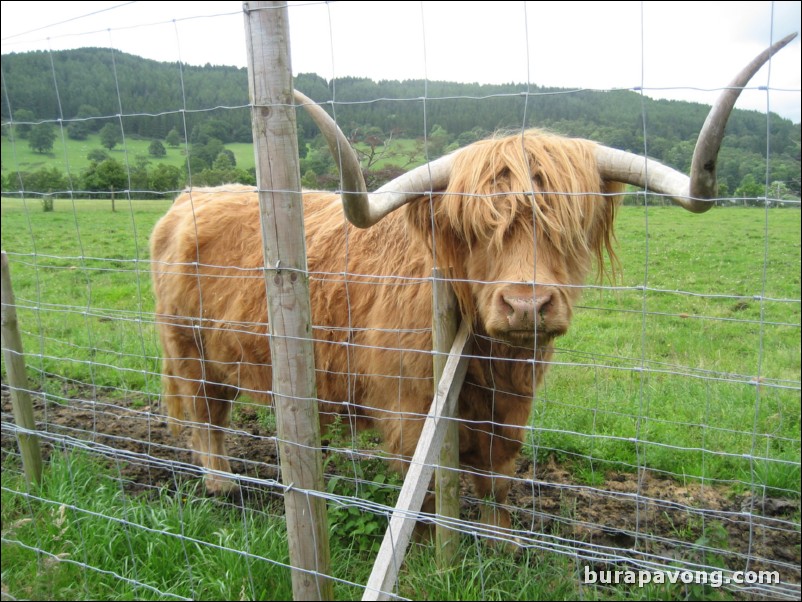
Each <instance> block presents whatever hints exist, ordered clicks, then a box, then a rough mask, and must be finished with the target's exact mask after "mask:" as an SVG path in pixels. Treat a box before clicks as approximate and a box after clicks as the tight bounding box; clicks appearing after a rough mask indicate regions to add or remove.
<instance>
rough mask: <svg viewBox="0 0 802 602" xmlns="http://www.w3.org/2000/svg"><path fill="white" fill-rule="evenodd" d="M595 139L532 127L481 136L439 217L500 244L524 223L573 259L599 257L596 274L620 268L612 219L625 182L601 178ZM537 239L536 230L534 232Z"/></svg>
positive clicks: (476, 238) (460, 162) (471, 239)
mask: <svg viewBox="0 0 802 602" xmlns="http://www.w3.org/2000/svg"><path fill="white" fill-rule="evenodd" d="M595 148H596V145H595V143H593V142H590V141H588V140H580V139H570V138H563V137H561V136H556V135H553V134H548V133H545V132H542V131H539V130H529V131H527V132H525V133H524V134H523V135H520V134H517V135H512V136H506V137H503V138H496V139H490V140H484V141H482V142H477V143H475V144H473V145H472V146H471V147H469V148H467V149H465V150H464V151H462V152H461V153H460V154H459V155H458V156H457V157H456V160H455V164H454V168H453V170H452V176H451V181H450V182H449V186H448V189H447V190H446V193H445V195H444V196H443V198H442V200H441V201H440V202H439V203H437V204H436V208H435V223H438V222H440V223H444V222H445V223H449V224H450V225H451V227H452V228H453V229H454V230H455V233H456V234H457V236H458V237H459V238H461V239H462V240H463V241H465V242H466V243H467V244H468V245H469V247H473V246H474V245H479V247H480V248H488V247H489V246H490V247H492V248H494V250H496V251H497V252H502V250H503V241H504V237H505V235H506V234H507V232H508V231H510V230H511V229H512V228H523V229H525V231H526V232H527V233H528V234H529V235H531V236H532V237H542V239H547V240H548V241H549V243H550V244H551V246H552V247H553V248H554V250H555V251H557V253H558V254H559V255H560V256H561V257H562V258H563V259H564V260H565V261H566V262H567V263H568V264H570V265H573V266H576V267H579V266H582V265H585V264H586V262H587V259H588V258H589V256H590V257H593V258H594V259H595V260H596V265H597V270H598V276H599V277H601V276H603V274H604V272H605V261H604V256H605V254H606V255H607V256H609V258H610V267H611V276H613V277H614V276H615V274H616V273H617V272H618V259H617V257H616V255H615V251H614V243H615V234H614V232H613V222H614V220H615V213H616V208H617V206H618V204H619V202H620V199H619V198H618V197H614V198H610V197H609V196H603V195H616V194H618V193H620V192H622V191H623V185H619V184H617V183H615V184H612V185H611V184H609V183H608V184H607V185H605V183H604V182H603V181H602V180H601V179H600V177H599V171H598V168H597V166H596V158H595ZM534 239H535V240H537V239H538V238H534Z"/></svg>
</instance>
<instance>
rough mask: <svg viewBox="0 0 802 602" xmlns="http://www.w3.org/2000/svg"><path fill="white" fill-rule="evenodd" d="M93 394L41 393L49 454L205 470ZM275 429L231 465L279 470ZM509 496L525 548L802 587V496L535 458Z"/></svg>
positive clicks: (135, 401)
mask: <svg viewBox="0 0 802 602" xmlns="http://www.w3.org/2000/svg"><path fill="white" fill-rule="evenodd" d="M76 393H77V394H76ZM87 393H89V391H82V390H79V391H77V392H76V391H75V390H72V391H71V394H72V395H75V398H74V399H70V401H69V403H65V404H57V403H47V404H45V403H44V401H43V400H42V398H41V397H39V396H36V397H35V398H34V404H35V415H36V419H37V422H38V424H39V428H40V429H41V430H43V431H45V432H46V433H48V434H49V435H50V436H47V435H46V436H44V437H43V441H44V445H43V448H44V453H45V455H46V456H47V455H48V454H49V453H50V452H51V451H52V449H53V448H54V446H59V445H62V444H63V443H62V442H63V441H71V442H73V443H74V442H76V441H79V442H80V441H91V445H92V447H93V449H102V450H103V454H104V455H105V456H106V457H109V458H111V459H113V460H117V462H116V466H117V467H118V470H119V473H120V476H121V478H122V479H123V480H124V482H125V484H126V488H127V489H128V490H129V491H130V492H131V493H132V494H142V495H147V494H148V492H150V491H153V490H154V489H155V488H161V487H168V488H173V487H175V485H176V483H177V482H178V480H184V479H187V478H196V477H197V476H198V472H197V470H196V469H195V468H194V467H193V464H192V458H191V453H190V452H189V451H187V447H186V441H185V440H184V441H179V440H177V439H176V438H174V437H173V436H172V434H171V432H170V430H169V429H168V428H167V425H166V422H165V421H164V419H163V417H162V416H161V415H160V414H159V412H158V411H157V408H150V407H149V406H148V403H149V401H150V398H148V397H146V396H144V395H141V396H137V395H136V394H135V393H129V394H127V395H126V396H125V397H122V398H120V397H119V395H116V396H114V397H111V396H108V395H104V394H103V392H102V391H98V390H92V391H91V395H89V394H87ZM112 399H113V401H112ZM2 411H3V422H4V423H10V422H13V418H12V411H11V402H10V395H9V392H8V389H7V387H6V385H5V384H4V385H3V389H2ZM272 435H273V433H272V432H270V428H269V426H266V425H265V424H263V421H262V420H261V419H260V415H259V412H258V411H257V410H256V409H254V408H250V407H246V408H244V409H240V410H238V412H237V421H236V424H235V425H233V427H232V433H230V435H229V436H228V438H227V441H228V449H229V453H230V455H231V456H232V457H234V458H238V461H236V462H233V463H232V464H233V469H234V471H235V472H236V473H237V474H239V475H242V476H243V477H245V478H246V479H247V477H249V476H250V477H258V478H260V479H277V478H278V474H279V471H278V461H277V457H276V450H275V445H274V441H273V439H272ZM15 447H16V442H15V439H14V437H13V435H12V433H11V431H10V429H6V428H4V429H3V434H2V448H3V453H4V454H5V453H6V452H8V451H9V450H11V449H13V448H15ZM263 489H264V488H263ZM268 489H269V488H268ZM279 491H280V490H279V489H278V488H272V489H271V490H270V491H269V492H266V493H268V494H269V495H267V496H261V499H262V500H268V503H275V508H276V509H275V511H276V512H280V511H281V510H280V508H281V504H280V498H279V497H278V492H279ZM248 503H252V501H251V500H249V501H248ZM260 503H261V502H260ZM509 503H510V504H511V506H512V508H511V510H512V511H513V516H514V521H515V524H516V527H518V528H519V529H520V530H521V532H522V533H526V532H529V533H531V534H532V540H531V541H527V540H526V539H525V538H524V539H522V540H520V541H521V543H523V544H524V545H526V544H529V545H532V546H534V547H538V548H545V549H554V550H563V551H564V550H565V549H566V545H571V544H572V542H582V548H581V550H582V555H581V556H582V559H583V561H585V562H587V561H590V562H594V561H595V562H597V563H600V564H598V566H599V567H600V568H605V567H603V566H602V564H601V563H603V562H609V561H610V560H618V561H620V562H628V561H629V562H632V563H634V564H637V565H638V566H641V567H643V566H649V565H651V564H654V565H655V566H662V567H666V566H668V565H671V564H672V563H674V564H676V565H678V566H683V567H694V566H698V567H699V568H701V567H711V566H713V567H722V568H727V569H730V570H734V571H747V570H749V571H757V570H767V571H777V572H779V574H780V577H781V581H782V583H783V584H784V585H783V587H782V593H783V595H787V592H791V595H792V596H793V595H797V596H798V593H799V583H800V529H799V500H798V499H782V498H770V497H758V496H755V495H752V494H750V493H736V492H735V491H734V490H733V489H732V488H729V487H721V486H713V485H708V484H701V483H698V482H691V483H681V482H679V481H677V480H674V479H667V478H663V477H660V476H658V475H655V474H654V473H651V472H649V471H641V472H640V473H637V474H633V473H612V472H611V473H608V474H607V475H606V479H605V481H604V482H603V483H600V484H598V485H596V486H593V487H589V486H587V485H583V484H581V483H579V482H578V481H577V480H576V478H575V477H574V475H572V473H571V472H569V471H568V470H567V469H566V468H565V467H564V466H562V465H560V464H559V463H557V462H555V461H553V460H552V459H550V460H549V461H547V462H540V463H538V464H537V465H535V464H534V463H533V462H532V461H531V460H522V461H521V462H520V464H519V469H518V473H517V479H516V481H515V483H514V485H513V488H512V491H511V494H510V499H509ZM478 506H479V502H478V500H475V499H471V498H470V496H469V495H466V496H465V498H464V501H463V510H464V513H465V516H466V517H472V516H476V515H477V514H478ZM574 545H576V544H575V543H574ZM794 592H795V594H794Z"/></svg>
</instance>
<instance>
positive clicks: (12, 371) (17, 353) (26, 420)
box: [0, 251, 42, 485]
mask: <svg viewBox="0 0 802 602" xmlns="http://www.w3.org/2000/svg"><path fill="white" fill-rule="evenodd" d="M0 267H2V269H0V273H1V274H2V278H1V279H2V301H3V308H2V310H3V311H2V337H3V359H5V361H6V373H7V374H8V386H9V389H11V404H12V406H13V408H14V422H15V423H16V425H17V428H22V429H25V430H28V431H35V430H36V420H34V417H33V403H32V402H31V396H30V394H29V393H28V375H27V374H26V373H25V356H24V355H23V351H22V338H21V337H20V334H19V328H18V326H17V309H16V303H15V302H14V291H13V289H12V288H11V274H10V272H9V269H8V257H7V256H6V252H5V251H3V252H2V257H1V258H0ZM17 442H18V443H19V448H20V453H21V454H22V469H23V470H24V471H25V479H26V480H27V481H28V485H31V484H32V483H38V482H39V481H40V480H41V478H42V452H41V450H40V449H39V437H37V436H36V435H32V434H29V433H20V432H17Z"/></svg>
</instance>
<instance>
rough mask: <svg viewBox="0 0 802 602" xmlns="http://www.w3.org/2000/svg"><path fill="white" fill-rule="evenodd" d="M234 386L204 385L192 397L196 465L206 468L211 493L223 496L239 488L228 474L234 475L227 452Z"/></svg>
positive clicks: (207, 482)
mask: <svg viewBox="0 0 802 602" xmlns="http://www.w3.org/2000/svg"><path fill="white" fill-rule="evenodd" d="M235 396H236V391H235V390H233V389H232V388H231V387H227V386H224V385H218V384H214V383H209V382H205V381H204V382H201V383H199V385H198V390H197V393H196V394H195V395H194V396H193V397H192V401H191V403H192V406H193V409H192V415H193V416H194V420H193V424H192V426H191V430H192V451H193V455H194V457H195V462H196V463H197V464H199V465H200V466H201V467H203V468H204V469H205V471H207V472H206V474H205V476H204V484H205V485H206V491H208V492H209V493H211V494H217V495H223V494H227V493H229V492H231V491H233V490H235V489H237V485H236V483H235V482H234V481H233V480H232V479H231V478H230V477H227V476H225V474H220V473H229V474H230V473H231V464H230V463H229V461H228V453H227V452H226V442H225V430H226V429H227V428H228V426H229V424H230V421H231V400H232V399H234V397H235Z"/></svg>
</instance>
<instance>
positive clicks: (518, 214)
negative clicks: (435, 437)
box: [151, 132, 620, 527]
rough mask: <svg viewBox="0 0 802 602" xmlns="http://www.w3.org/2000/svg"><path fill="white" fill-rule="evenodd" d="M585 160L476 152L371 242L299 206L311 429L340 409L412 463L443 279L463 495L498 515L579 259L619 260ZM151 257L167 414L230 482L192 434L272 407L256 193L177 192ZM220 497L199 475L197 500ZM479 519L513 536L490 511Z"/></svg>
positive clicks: (501, 150)
mask: <svg viewBox="0 0 802 602" xmlns="http://www.w3.org/2000/svg"><path fill="white" fill-rule="evenodd" d="M593 157H594V154H593V143H590V142H587V141H580V140H566V139H564V138H559V137H556V136H551V135H546V134H543V133H540V132H527V133H526V135H524V136H521V135H520V134H519V135H517V136H510V137H506V138H501V139H495V140H487V141H483V142H479V143H476V144H474V145H471V146H470V147H468V148H467V149H465V150H463V151H462V152H461V153H460V155H459V158H458V160H457V164H456V165H455V168H454V170H453V172H452V177H451V181H450V184H449V186H448V189H447V190H446V191H445V193H444V194H443V195H442V196H437V197H435V198H433V199H429V198H420V199H418V200H415V201H413V202H412V203H410V204H409V205H407V206H406V207H405V208H404V209H402V210H399V211H396V212H395V213H393V214H391V215H389V216H388V217H386V218H385V219H384V220H382V221H380V222H379V223H378V224H376V225H375V226H373V227H372V228H370V229H368V230H359V229H356V228H354V227H352V226H351V225H350V224H348V223H347V222H345V220H344V217H343V212H342V207H341V203H340V199H339V197H338V196H336V195H334V194H330V193H324V192H314V193H306V194H305V195H304V211H305V224H306V237H307V254H308V265H309V272H310V282H311V302H312V308H313V316H312V318H313V324H314V333H313V336H314V339H315V362H316V370H317V376H318V378H317V388H318V397H319V398H320V399H321V400H322V401H321V416H322V421H323V422H324V423H327V422H330V421H331V419H332V417H333V416H335V415H337V414H348V415H349V417H351V418H356V419H357V420H358V421H359V422H360V423H361V424H364V423H371V424H372V425H373V426H375V427H376V428H378V429H379V430H380V431H381V432H382V434H383V437H384V443H385V446H386V448H387V451H389V452H391V453H392V454H395V455H396V456H397V457H398V458H399V459H400V460H402V459H403V458H409V457H411V456H412V454H413V452H414V449H415V445H416V443H417V440H418V436H419V434H420V431H421V428H422V417H423V416H425V415H426V413H427V412H428V410H429V405H430V404H431V400H432V390H433V387H432V360H431V354H430V349H431V331H430V329H431V315H432V314H431V282H430V275H431V270H432V267H433V265H435V263H436V264H437V265H438V266H439V267H444V268H445V267H449V268H451V270H452V273H453V275H454V282H453V286H454V288H455V290H456V293H457V296H458V299H459V304H460V308H461V311H462V315H463V319H467V320H469V321H470V324H471V327H472V331H473V336H474V338H475V342H474V343H475V344H474V353H475V355H476V357H474V358H473V359H472V360H470V364H469V369H468V375H467V377H466V382H465V385H464V387H463V390H462V393H461V395H460V400H459V417H460V419H461V420H462V421H463V422H461V426H460V459H461V463H462V465H463V466H464V467H466V468H468V469H469V470H471V471H475V475H476V476H474V487H475V494H476V495H477V496H479V497H486V496H491V497H492V498H493V499H494V500H495V501H496V502H498V503H503V502H504V501H505V499H506V496H507V492H508V490H509V486H510V483H509V480H508V479H503V478H500V479H495V478H493V477H491V476H489V475H493V474H496V475H512V474H513V471H514V463H515V459H516V456H517V454H518V451H519V449H520V447H521V442H522V437H523V427H524V426H525V425H526V423H527V421H528V418H529V412H530V408H531V400H532V395H533V393H534V387H535V385H536V384H537V383H539V382H540V381H541V379H542V377H543V374H544V371H545V370H546V368H547V366H548V362H549V360H550V358H551V356H552V350H553V347H552V341H553V339H554V337H556V336H559V335H561V334H563V333H565V332H566V330H567V329H568V326H569V324H570V321H571V315H572V308H573V305H574V303H575V301H576V299H577V297H578V296H579V291H580V289H579V288H578V287H579V285H581V284H582V283H583V282H584V280H585V278H586V276H587V275H588V272H589V270H590V268H591V265H592V262H593V260H594V259H596V260H597V261H598V264H599V265H602V263H603V256H604V254H605V252H606V253H607V254H609V255H610V257H611V258H612V259H613V262H614V261H615V258H614V255H613V252H612V243H613V233H612V226H613V220H614V216H615V208H616V202H617V201H616V199H614V198H605V197H603V196H602V195H607V194H610V193H616V192H619V191H620V187H619V186H618V185H615V184H613V185H608V184H607V183H604V182H602V181H600V178H599V175H598V172H597V170H596V166H595V160H594V158H593ZM151 257H152V259H153V262H154V263H153V281H154V289H155V292H156V298H157V307H156V312H157V316H158V320H159V332H160V336H161V342H162V346H163V350H164V369H163V373H164V395H165V399H166V403H167V407H168V410H169V414H170V416H171V417H173V418H175V419H182V418H183V417H184V415H185V414H186V415H187V416H188V417H189V419H190V420H191V421H192V422H193V423H196V425H195V426H193V427H192V428H193V448H194V450H195V453H196V454H197V456H198V459H199V461H200V463H201V464H202V466H204V467H205V468H210V469H215V470H220V471H229V470H230V467H229V464H228V461H227V460H226V459H225V455H226V453H225V447H224V441H223V434H222V432H221V431H220V430H219V429H215V428H208V427H206V426H204V425H206V424H209V425H212V426H213V427H214V426H227V424H228V420H229V414H230V403H229V401H230V400H233V399H234V398H235V396H236V395H237V393H238V392H240V391H243V392H247V393H248V394H250V395H251V396H252V397H255V398H256V399H259V400H261V401H264V402H265V403H268V402H269V401H270V393H269V392H270V388H271V371H270V357H269V351H268V343H267V324H266V316H267V305H266V300H265V285H264V281H263V275H262V271H261V267H262V263H263V259H262V245H261V235H260V227H259V207H258V202H257V196H256V194H255V193H254V191H253V190H252V189H251V188H246V187H242V186H227V187H224V188H218V189H195V190H191V191H188V192H185V193H184V194H182V195H181V196H180V197H179V198H178V199H177V200H176V202H175V204H174V205H173V207H172V208H171V209H170V211H169V212H168V213H167V215H165V216H164V217H163V218H162V220H161V221H160V222H159V223H158V224H157V226H156V229H155V231H154V233H153V236H152V239H151ZM535 283H536V284H535ZM565 285H568V286H565ZM515 360H525V361H515ZM533 360H534V361H533ZM229 486H230V485H228V484H227V482H226V481H225V480H224V479H221V478H219V477H212V476H211V475H210V476H208V477H207V487H208V488H209V489H210V490H213V491H214V490H221V489H225V488H227V487H229ZM485 519H486V520H487V521H488V522H493V523H496V524H498V525H500V526H502V527H506V526H509V515H508V514H507V513H506V511H503V510H502V511H500V512H497V513H496V515H495V516H493V515H492V513H491V514H488V516H486V517H485Z"/></svg>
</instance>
